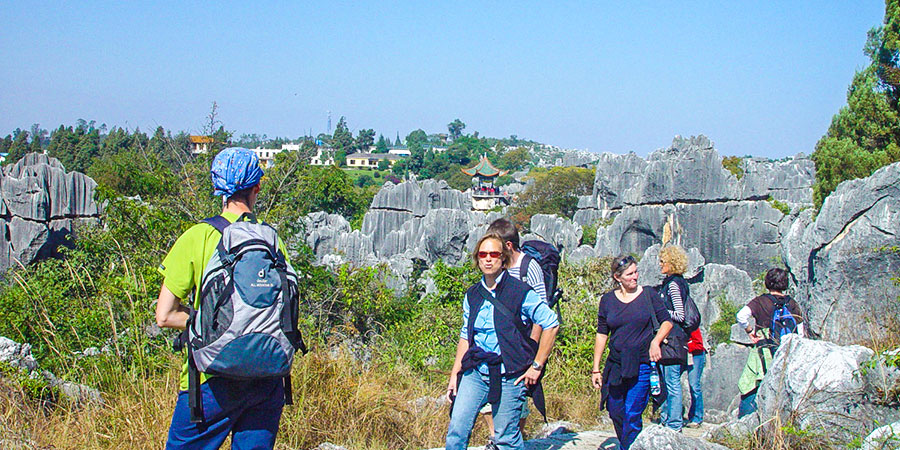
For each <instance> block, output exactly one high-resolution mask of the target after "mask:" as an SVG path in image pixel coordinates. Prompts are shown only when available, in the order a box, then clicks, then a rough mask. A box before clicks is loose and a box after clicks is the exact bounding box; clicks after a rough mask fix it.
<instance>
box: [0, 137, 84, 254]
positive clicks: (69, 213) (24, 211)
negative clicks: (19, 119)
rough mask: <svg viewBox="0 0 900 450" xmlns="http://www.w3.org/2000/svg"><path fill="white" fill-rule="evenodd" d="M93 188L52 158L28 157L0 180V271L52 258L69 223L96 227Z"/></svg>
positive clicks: (7, 168) (3, 173) (6, 171)
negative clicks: (39, 258)
mask: <svg viewBox="0 0 900 450" xmlns="http://www.w3.org/2000/svg"><path fill="white" fill-rule="evenodd" d="M96 187H97V183H95V182H94V180H92V179H91V178H90V177H88V176H86V175H84V174H82V173H78V172H68V173H67V172H66V169H65V168H64V167H63V166H62V164H60V162H59V161H58V160H57V159H56V158H51V157H48V156H47V155H42V154H37V153H30V154H28V155H26V156H25V157H24V158H22V159H21V160H19V162H17V163H16V164H13V165H10V166H7V167H4V168H3V172H2V175H0V230H2V231H3V232H2V233H0V272H5V271H6V269H8V268H9V267H11V266H13V265H17V264H23V265H24V264H28V263H30V262H31V261H33V260H34V259H35V258H38V257H44V256H49V255H52V254H53V253H54V252H55V251H56V249H57V247H58V246H59V245H60V244H62V243H63V240H64V239H65V236H66V235H68V234H69V233H70V232H71V231H72V226H73V224H75V223H77V222H82V221H91V222H96V221H97V218H98V217H99V207H98V205H97V203H96V202H95V201H94V189H95V188H96Z"/></svg>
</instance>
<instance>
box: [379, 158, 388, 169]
mask: <svg viewBox="0 0 900 450" xmlns="http://www.w3.org/2000/svg"><path fill="white" fill-rule="evenodd" d="M390 168H391V162H390V161H388V160H386V159H382V160H381V161H378V170H388V169H390Z"/></svg>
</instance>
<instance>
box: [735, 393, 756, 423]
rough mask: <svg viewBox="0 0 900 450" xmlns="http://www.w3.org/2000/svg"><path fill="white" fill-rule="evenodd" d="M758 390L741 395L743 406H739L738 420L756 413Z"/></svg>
mask: <svg viewBox="0 0 900 450" xmlns="http://www.w3.org/2000/svg"><path fill="white" fill-rule="evenodd" d="M757 389H759V388H756V389H753V390H752V391H750V392H748V393H746V394H744V395H741V404H740V405H738V419H740V418H741V417H744V416H746V415H747V414H750V413H752V412H754V411H756V392H757Z"/></svg>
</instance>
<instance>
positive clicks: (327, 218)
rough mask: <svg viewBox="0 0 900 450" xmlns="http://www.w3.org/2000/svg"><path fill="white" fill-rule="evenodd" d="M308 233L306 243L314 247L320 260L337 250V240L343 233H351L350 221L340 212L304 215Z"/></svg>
mask: <svg viewBox="0 0 900 450" xmlns="http://www.w3.org/2000/svg"><path fill="white" fill-rule="evenodd" d="M300 220H301V222H302V223H303V229H304V231H305V235H306V239H305V241H306V245H308V246H309V248H311V249H312V251H313V253H314V254H315V255H316V257H317V259H318V260H319V262H321V260H322V257H323V256H325V255H327V254H329V253H334V252H336V251H337V240H338V237H339V236H341V235H342V234H346V233H350V222H347V219H345V218H344V217H343V216H341V215H340V214H328V213H325V212H321V211H319V212H313V213H309V214H307V215H306V216H305V217H302V218H301V219H300Z"/></svg>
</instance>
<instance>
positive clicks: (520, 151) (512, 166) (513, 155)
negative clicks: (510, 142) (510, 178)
mask: <svg viewBox="0 0 900 450" xmlns="http://www.w3.org/2000/svg"><path fill="white" fill-rule="evenodd" d="M530 163H531V152H529V151H528V148H527V147H517V148H515V149H513V150H509V151H507V152H506V153H504V154H503V155H501V156H500V158H499V159H498V160H497V167H499V168H501V169H504V170H512V171H516V170H521V169H524V168H525V167H527V166H528V165H529V164H530Z"/></svg>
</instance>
